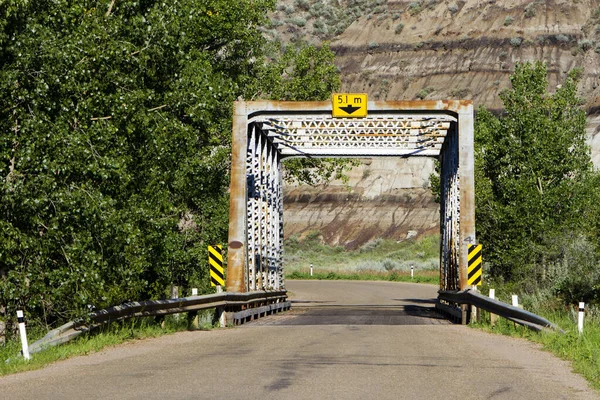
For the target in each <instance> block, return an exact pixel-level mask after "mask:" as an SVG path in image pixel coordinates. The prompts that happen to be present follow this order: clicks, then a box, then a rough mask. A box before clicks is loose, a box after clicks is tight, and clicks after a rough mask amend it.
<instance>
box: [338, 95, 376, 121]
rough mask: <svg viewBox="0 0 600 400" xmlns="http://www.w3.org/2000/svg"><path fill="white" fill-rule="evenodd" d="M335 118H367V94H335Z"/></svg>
mask: <svg viewBox="0 0 600 400" xmlns="http://www.w3.org/2000/svg"><path fill="white" fill-rule="evenodd" d="M331 103H332V115H333V117H334V118H364V117H366V116H367V94H366V93H334V94H333V95H332V96H331Z"/></svg>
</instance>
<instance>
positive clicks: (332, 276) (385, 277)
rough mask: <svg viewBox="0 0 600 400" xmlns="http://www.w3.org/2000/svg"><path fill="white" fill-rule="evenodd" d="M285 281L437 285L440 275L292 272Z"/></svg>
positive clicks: (423, 273) (433, 273) (368, 272)
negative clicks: (383, 282) (307, 280)
mask: <svg viewBox="0 0 600 400" xmlns="http://www.w3.org/2000/svg"><path fill="white" fill-rule="evenodd" d="M286 278H287V279H315V280H350V281H390V282H413V283H430V284H438V283H439V282H440V275H439V273H438V272H437V271H424V272H422V273H420V274H418V275H414V277H413V278H411V277H410V273H406V272H402V273H399V272H396V271H392V272H375V271H363V272H355V273H351V272H335V271H324V272H318V273H313V275H312V276H311V275H310V272H306V271H302V272H301V271H294V272H292V273H291V274H290V275H288V276H286Z"/></svg>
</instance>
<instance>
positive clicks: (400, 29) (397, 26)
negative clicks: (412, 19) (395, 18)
mask: <svg viewBox="0 0 600 400" xmlns="http://www.w3.org/2000/svg"><path fill="white" fill-rule="evenodd" d="M403 29H404V24H403V23H402V22H400V23H399V24H398V25H396V29H394V33H396V35H399V34H400V33H402V30H403Z"/></svg>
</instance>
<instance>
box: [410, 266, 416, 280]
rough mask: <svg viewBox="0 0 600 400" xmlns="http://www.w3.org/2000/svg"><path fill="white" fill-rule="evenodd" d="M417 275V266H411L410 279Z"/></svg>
mask: <svg viewBox="0 0 600 400" xmlns="http://www.w3.org/2000/svg"><path fill="white" fill-rule="evenodd" d="M414 276H415V267H413V266H412V265H411V266H410V279H412V278H414Z"/></svg>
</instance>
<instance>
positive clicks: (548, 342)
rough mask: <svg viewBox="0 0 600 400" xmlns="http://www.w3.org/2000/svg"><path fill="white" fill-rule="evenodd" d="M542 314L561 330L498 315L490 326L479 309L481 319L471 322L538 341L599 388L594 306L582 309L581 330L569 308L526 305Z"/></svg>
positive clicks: (599, 324) (598, 322)
mask: <svg viewBox="0 0 600 400" xmlns="http://www.w3.org/2000/svg"><path fill="white" fill-rule="evenodd" d="M526 309H528V310H529V311H532V312H534V313H536V314H538V315H541V316H543V317H545V318H546V319H548V320H550V321H551V322H553V323H555V324H556V325H558V326H559V327H561V328H562V329H563V330H564V333H560V332H553V331H544V332H534V331H531V330H529V329H527V328H525V327H522V326H520V325H515V324H514V323H512V322H510V321H508V320H506V319H504V318H499V319H498V322H497V323H496V325H495V326H494V327H492V326H491V325H490V323H489V313H487V312H482V320H481V322H478V323H473V324H471V326H473V327H475V328H478V329H482V330H485V331H487V332H493V333H499V334H502V335H507V336H513V337H519V338H525V339H528V340H531V341H533V342H536V343H539V344H540V345H541V346H542V348H543V349H544V350H546V351H550V352H551V353H553V354H554V355H556V356H558V357H559V358H561V359H563V360H567V361H571V362H572V365H573V371H574V372H576V373H578V374H581V375H582V376H583V377H584V378H585V379H587V380H588V382H590V384H591V386H592V387H593V388H595V389H596V390H600V313H599V312H598V310H591V312H587V310H586V320H585V323H584V331H583V334H581V335H580V334H579V332H578V331H577V314H576V312H575V311H574V310H571V309H565V308H563V309H558V310H557V309H550V308H548V307H547V306H542V307H540V309H530V308H527V307H526Z"/></svg>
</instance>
